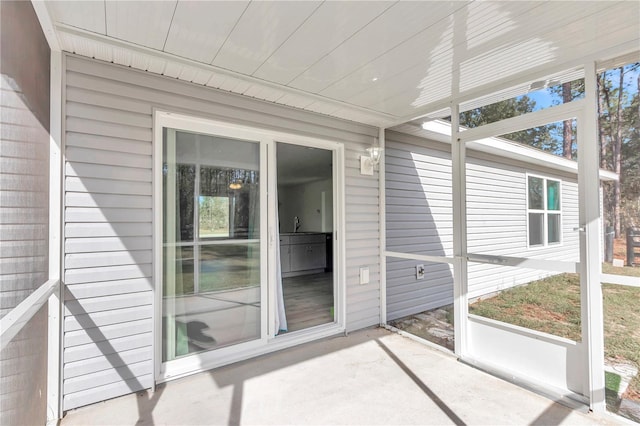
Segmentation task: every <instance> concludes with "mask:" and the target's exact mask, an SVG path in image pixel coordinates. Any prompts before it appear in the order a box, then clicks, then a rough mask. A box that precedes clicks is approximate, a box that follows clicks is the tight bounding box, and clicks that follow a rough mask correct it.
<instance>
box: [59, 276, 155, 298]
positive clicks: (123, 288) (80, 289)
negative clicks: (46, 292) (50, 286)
mask: <svg viewBox="0 0 640 426" xmlns="http://www.w3.org/2000/svg"><path fill="white" fill-rule="evenodd" d="M151 290H153V284H152V281H151V277H146V278H134V279H130V280H114V281H97V282H91V283H79V284H70V285H66V286H65V294H64V298H65V300H80V299H90V298H97V297H102V296H114V295H118V294H129V293H138V292H143V291H151Z"/></svg>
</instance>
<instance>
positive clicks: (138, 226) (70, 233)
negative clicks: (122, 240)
mask: <svg viewBox="0 0 640 426" xmlns="http://www.w3.org/2000/svg"><path fill="white" fill-rule="evenodd" d="M151 228H152V226H151V223H67V225H66V227H65V235H66V236H67V237H68V238H82V237H137V236H148V235H151V231H152V229H151Z"/></svg>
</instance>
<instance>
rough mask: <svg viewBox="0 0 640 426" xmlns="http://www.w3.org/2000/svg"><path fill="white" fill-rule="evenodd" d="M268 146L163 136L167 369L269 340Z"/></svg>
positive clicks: (166, 131) (179, 133)
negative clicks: (265, 291)
mask: <svg viewBox="0 0 640 426" xmlns="http://www.w3.org/2000/svg"><path fill="white" fill-rule="evenodd" d="M260 160H261V144H260V143H259V142H254V141H246V140H237V139H229V138H224V137H218V136H214V135H210V134H203V133H198V132H190V131H183V130H175V129H172V128H166V127H165V128H163V135H162V213H163V214H162V218H163V219H162V302H161V303H162V321H161V323H162V362H163V363H166V362H170V361H173V360H176V359H179V358H181V357H185V356H187V355H191V354H196V353H199V352H203V351H209V350H214V349H215V350H218V349H221V348H225V347H229V346H234V345H238V344H242V343H245V342H250V341H254V340H258V339H261V338H262V322H263V303H262V287H263V282H264V277H263V275H264V274H263V273H262V272H261V271H262V270H263V268H262V266H263V265H262V260H261V258H262V256H261V252H262V251H263V245H262V244H261V231H262V229H261V185H262V182H261V181H262V176H261V161H260Z"/></svg>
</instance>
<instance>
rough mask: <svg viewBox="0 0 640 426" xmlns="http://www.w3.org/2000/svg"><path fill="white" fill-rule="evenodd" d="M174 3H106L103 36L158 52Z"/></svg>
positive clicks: (163, 40) (165, 35) (167, 29)
mask: <svg viewBox="0 0 640 426" xmlns="http://www.w3.org/2000/svg"><path fill="white" fill-rule="evenodd" d="M176 3H177V2H176V1H162V2H153V3H151V2H147V1H108V2H107V3H106V14H107V35H108V36H111V37H114V38H118V39H121V40H127V41H129V42H131V43H134V44H139V45H141V46H146V47H150V48H152V49H158V50H162V48H163V47H164V42H165V40H166V39H167V33H168V31H169V25H170V24H171V19H172V18H173V12H174V11H175V8H176Z"/></svg>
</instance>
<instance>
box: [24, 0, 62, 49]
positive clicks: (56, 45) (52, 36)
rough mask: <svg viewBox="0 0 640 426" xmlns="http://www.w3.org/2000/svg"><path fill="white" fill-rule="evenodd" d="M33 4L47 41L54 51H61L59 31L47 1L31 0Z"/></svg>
mask: <svg viewBox="0 0 640 426" xmlns="http://www.w3.org/2000/svg"><path fill="white" fill-rule="evenodd" d="M31 5H32V6H33V10H34V11H35V12H36V16H37V17H38V21H39V22H40V27H42V32H43V33H44V37H45V38H46V39H47V43H48V44H49V49H51V50H52V51H54V52H60V40H59V39H58V33H57V32H56V28H55V25H54V24H53V20H52V19H51V14H50V13H49V8H48V7H47V2H45V1H43V0H31Z"/></svg>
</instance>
